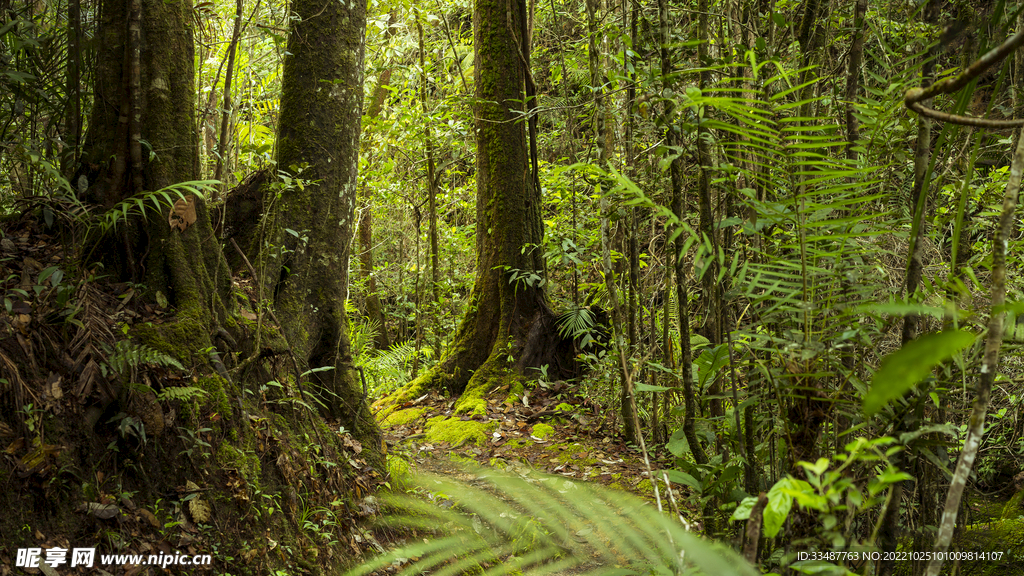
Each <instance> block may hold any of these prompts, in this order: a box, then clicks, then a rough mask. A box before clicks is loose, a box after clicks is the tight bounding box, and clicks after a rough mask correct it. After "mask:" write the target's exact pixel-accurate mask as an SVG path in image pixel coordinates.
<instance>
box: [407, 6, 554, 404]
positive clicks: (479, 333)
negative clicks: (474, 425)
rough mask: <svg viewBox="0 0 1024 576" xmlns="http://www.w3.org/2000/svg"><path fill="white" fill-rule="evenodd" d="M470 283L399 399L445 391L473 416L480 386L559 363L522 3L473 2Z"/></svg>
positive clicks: (483, 389) (487, 386) (485, 387)
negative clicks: (458, 311) (431, 362)
mask: <svg viewBox="0 0 1024 576" xmlns="http://www.w3.org/2000/svg"><path fill="white" fill-rule="evenodd" d="M473 39H474V45H475V52H476V56H475V62H476V66H475V69H474V79H475V84H476V97H477V99H476V105H475V106H474V116H475V124H476V141H477V158H476V181H477V192H476V230H477V236H476V250H477V261H476V280H475V283H474V286H473V291H472V294H471V295H470V301H469V306H468V308H467V311H466V314H465V316H464V317H463V319H462V322H461V324H460V325H459V328H458V332H457V333H456V336H455V340H454V342H453V344H452V345H451V348H450V349H449V350H448V351H447V354H446V355H445V357H444V358H443V359H442V360H441V361H440V362H439V363H438V364H437V365H436V366H435V367H434V368H432V369H431V370H430V371H429V372H427V373H426V374H424V375H423V376H421V377H420V378H418V379H417V380H415V381H414V382H412V383H411V384H410V386H409V387H408V388H407V389H406V393H405V394H403V395H402V396H403V397H404V396H408V395H411V394H415V393H418V392H419V391H420V390H422V389H424V388H439V387H445V388H448V389H449V390H451V391H452V392H453V393H456V394H462V398H461V399H460V403H459V406H458V407H457V410H458V411H460V412H481V411H483V408H484V402H483V400H482V399H481V397H482V395H483V393H484V392H486V391H488V390H490V389H492V388H494V387H496V386H498V385H500V384H501V383H508V382H509V379H510V378H512V377H516V376H520V375H527V376H529V375H530V374H529V371H530V369H531V368H540V367H542V366H545V365H548V366H549V367H551V368H552V370H555V369H557V368H559V366H558V364H559V360H560V359H559V357H558V353H559V351H561V350H563V348H562V347H561V346H560V344H561V342H560V338H559V336H558V332H557V330H556V329H555V318H554V315H553V314H552V312H551V310H550V309H549V308H548V305H547V302H546V300H545V295H544V286H543V278H544V261H543V258H542V251H541V249H540V243H541V240H542V237H543V233H544V228H543V223H542V222H541V215H540V207H541V199H540V190H539V189H538V188H537V186H536V185H535V181H534V178H533V175H532V173H531V171H530V156H529V154H528V153H527V136H526V127H527V123H526V122H524V121H523V113H524V101H525V100H526V98H525V97H524V96H525V95H526V93H527V82H528V81H529V36H528V34H527V31H526V3H525V2H523V1H522V0H517V1H515V2H511V3H510V2H505V1H504V0H476V3H475V10H474V12H473Z"/></svg>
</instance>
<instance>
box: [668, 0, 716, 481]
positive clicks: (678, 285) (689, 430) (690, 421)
mask: <svg viewBox="0 0 1024 576" xmlns="http://www.w3.org/2000/svg"><path fill="white" fill-rule="evenodd" d="M658 15H659V20H660V32H661V38H660V40H661V77H662V82H663V83H664V84H665V85H666V87H668V86H670V85H671V84H672V57H671V52H670V50H669V46H670V45H671V44H670V40H671V38H670V32H671V27H670V25H669V6H668V0H658ZM673 114H674V110H673V104H672V102H671V101H668V105H667V106H666V110H665V121H666V124H668V126H669V128H668V129H667V130H666V131H665V137H666V138H667V140H668V144H669V146H680V142H679V140H680V138H679V135H678V133H676V132H675V131H674V130H673V129H672V123H673V122H674V116H673ZM669 173H670V176H671V187H672V188H671V197H672V212H673V213H675V215H676V216H677V217H678V218H679V219H680V221H682V220H684V218H685V214H684V212H683V166H682V160H681V159H680V158H679V157H677V158H675V159H673V160H672V163H671V165H670V166H669ZM685 242H686V240H685V238H684V237H683V235H682V234H680V235H679V236H677V237H676V239H675V243H674V245H673V244H670V245H669V246H667V248H668V251H669V252H671V253H673V254H672V261H673V263H674V266H675V289H676V302H677V305H676V310H677V312H678V319H679V345H680V352H679V370H680V371H681V372H682V375H683V403H684V414H683V434H684V435H685V436H686V442H687V443H688V444H689V445H690V451H691V452H692V453H693V458H694V460H695V461H696V462H697V463H698V464H707V462H708V457H707V454H706V453H705V452H704V449H703V447H701V445H700V441H699V440H698V439H697V429H696V426H695V419H696V417H697V398H696V397H695V396H694V393H693V358H692V354H691V351H690V315H689V312H688V308H689V300H690V296H689V291H688V290H687V286H686V266H685V264H684V262H683V248H684V246H685Z"/></svg>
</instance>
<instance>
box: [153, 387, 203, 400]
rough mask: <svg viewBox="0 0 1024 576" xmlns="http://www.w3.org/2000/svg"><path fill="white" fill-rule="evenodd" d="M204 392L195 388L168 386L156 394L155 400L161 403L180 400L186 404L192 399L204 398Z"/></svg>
mask: <svg viewBox="0 0 1024 576" xmlns="http://www.w3.org/2000/svg"><path fill="white" fill-rule="evenodd" d="M206 394H207V392H206V390H203V389H202V388H197V387H195V386H168V387H167V388H164V389H163V390H161V391H160V393H159V394H157V396H156V398H157V400H160V401H161V402H162V401H164V400H181V401H183V402H188V401H189V400H192V399H194V398H202V397H204V396H206Z"/></svg>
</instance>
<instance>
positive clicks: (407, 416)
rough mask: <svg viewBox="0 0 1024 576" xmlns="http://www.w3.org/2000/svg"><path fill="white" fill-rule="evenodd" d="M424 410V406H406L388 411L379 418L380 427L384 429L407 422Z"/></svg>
mask: <svg viewBox="0 0 1024 576" xmlns="http://www.w3.org/2000/svg"><path fill="white" fill-rule="evenodd" d="M426 411H427V409H426V408H407V409H405V410H398V411H395V412H390V413H388V415H387V416H385V417H384V418H382V419H381V420H380V427H381V428H385V429H386V428H394V427H395V426H402V425H404V424H408V423H410V422H413V421H415V420H418V419H419V418H420V417H422V416H423V414H424V412H426Z"/></svg>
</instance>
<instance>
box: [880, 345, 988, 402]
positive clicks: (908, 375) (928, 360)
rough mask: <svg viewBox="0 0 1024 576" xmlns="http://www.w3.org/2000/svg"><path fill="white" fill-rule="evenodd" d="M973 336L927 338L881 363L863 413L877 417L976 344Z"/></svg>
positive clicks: (889, 356) (896, 352) (907, 346)
mask: <svg viewBox="0 0 1024 576" xmlns="http://www.w3.org/2000/svg"><path fill="white" fill-rule="evenodd" d="M974 338H975V336H974V334H972V333H970V332H966V331H964V330H947V331H944V332H935V333H932V334H926V335H924V336H922V337H920V338H918V339H917V340H914V341H913V342H909V343H908V344H907V345H906V346H904V347H903V348H900V349H899V350H897V351H895V352H893V353H892V354H889V355H888V356H886V357H885V359H884V360H882V366H881V367H880V368H879V369H878V371H877V372H875V377H874V378H873V379H872V380H871V389H870V390H869V391H868V393H867V395H866V396H865V397H864V413H865V414H867V415H868V416H871V415H873V414H876V413H877V412H878V411H879V410H881V409H882V407H883V406H885V405H886V404H888V403H889V402H892V401H893V400H895V399H896V398H899V397H901V396H903V394H905V393H906V392H907V390H910V388H911V387H912V386H914V385H915V384H917V383H919V382H921V381H922V380H924V379H925V378H926V377H927V376H928V375H929V374H931V371H932V368H934V367H935V366H936V365H937V364H938V363H940V362H942V361H944V360H946V359H948V358H950V357H951V356H953V354H955V353H957V352H959V351H961V350H963V349H964V348H967V347H968V346H970V345H971V344H973V343H974Z"/></svg>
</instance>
